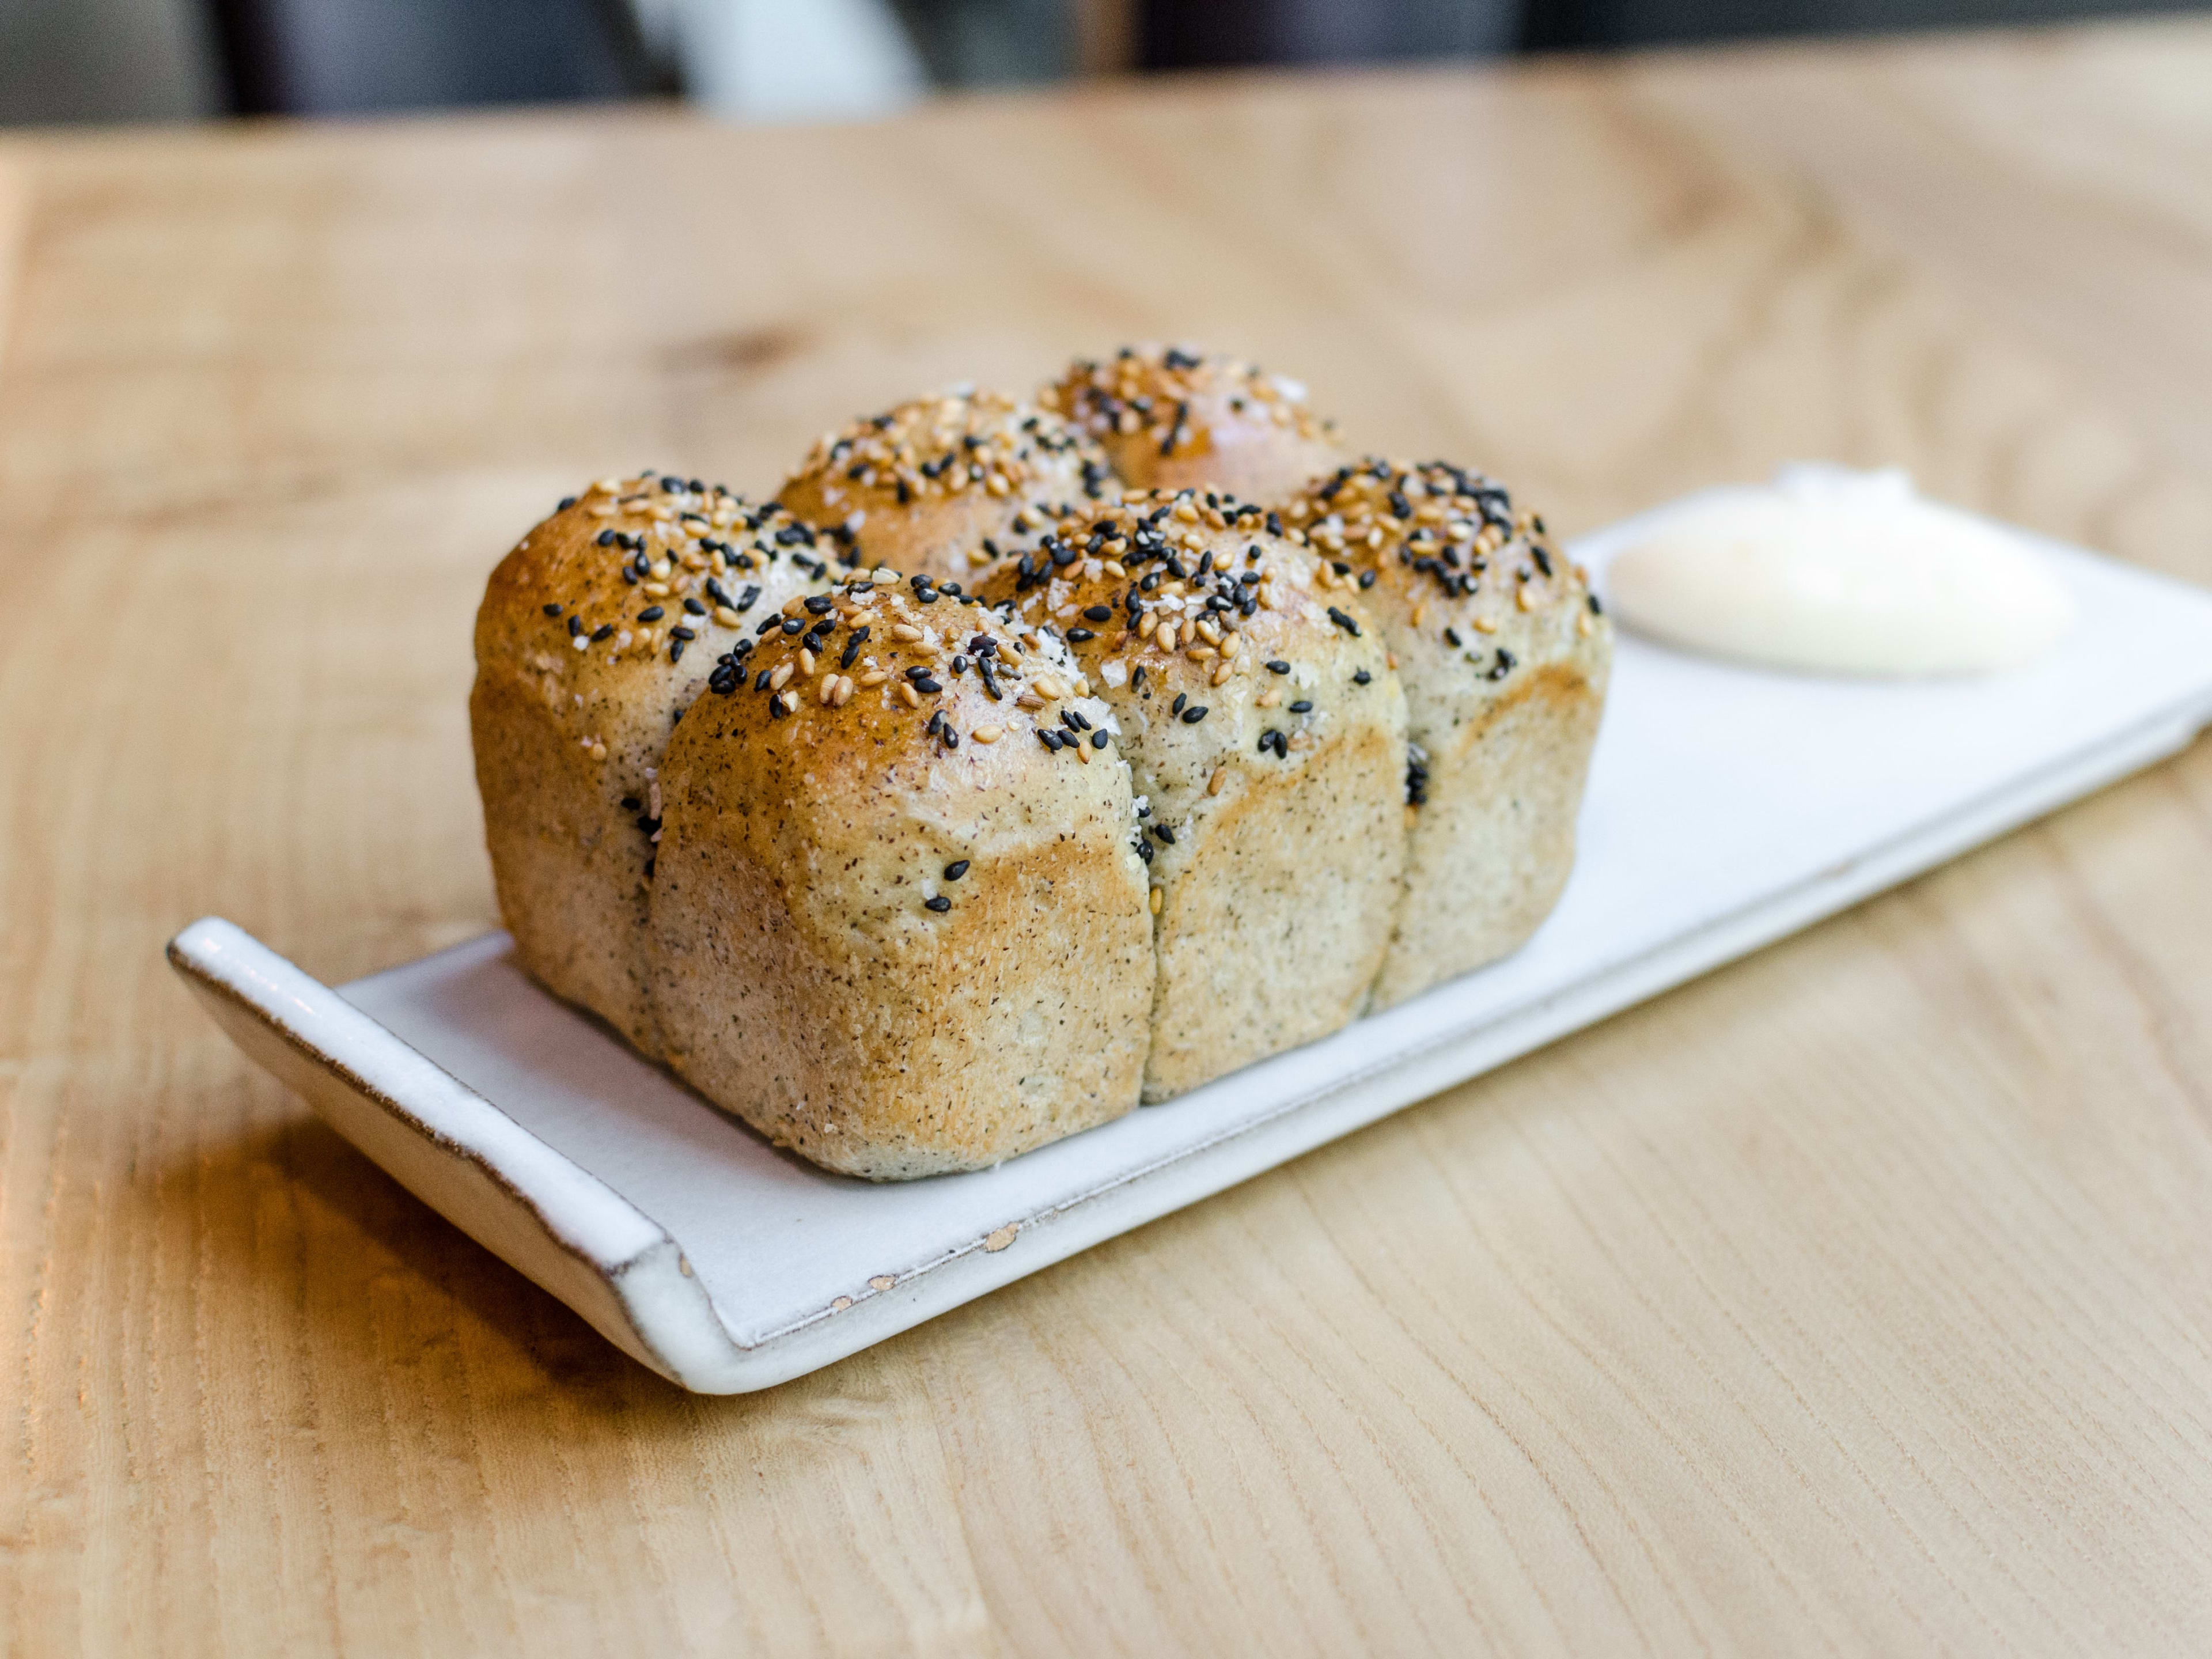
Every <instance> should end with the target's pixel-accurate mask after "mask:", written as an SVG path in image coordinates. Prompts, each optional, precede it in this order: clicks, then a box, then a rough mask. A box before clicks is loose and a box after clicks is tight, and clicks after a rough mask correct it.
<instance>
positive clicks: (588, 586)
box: [469, 476, 825, 1054]
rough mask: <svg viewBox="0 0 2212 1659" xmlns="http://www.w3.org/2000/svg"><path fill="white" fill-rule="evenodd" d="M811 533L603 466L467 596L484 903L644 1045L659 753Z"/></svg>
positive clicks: (771, 602)
mask: <svg viewBox="0 0 2212 1659" xmlns="http://www.w3.org/2000/svg"><path fill="white" fill-rule="evenodd" d="M813 542H814V537H813V534H812V532H808V531H805V530H803V528H802V527H800V526H796V525H795V524H794V523H793V520H791V519H790V518H789V517H788V516H787V514H785V513H782V512H781V510H780V509H778V508H774V507H756V506H753V505H751V504H750V503H748V502H746V501H743V500H742V499H740V498H738V497H737V496H735V495H731V494H730V493H729V492H727V491H726V490H723V489H720V488H708V487H707V486H705V485H703V484H695V483H691V482H690V481H687V480H684V479H678V478H673V477H653V476H647V477H637V478H627V479H605V480H602V481H601V482H600V483H596V484H594V485H592V487H591V488H590V489H588V490H586V491H585V492H584V493H583V494H582V495H580V496H578V497H572V498H571V499H570V500H569V501H567V502H564V503H563V504H562V507H561V508H560V509H559V510H558V511H557V512H556V513H554V514H553V515H552V517H550V518H549V519H547V520H544V522H543V523H542V524H539V525H538V526H536V527H535V528H534V529H532V531H531V532H530V533H529V534H528V535H526V536H525V537H524V538H522V540H521V541H520V543H518V544H516V546H515V547H514V549H513V551H512V552H510V553H508V554H507V556H506V558H504V559H503V560H501V562H500V564H499V567H498V568H496V569H495V570H494V571H493V572H492V574H491V580H490V581H489V584H488V585H487V586H486V588H485V592H484V598H483V605H481V607H479V609H478V611H477V623H476V658H477V677H476V684H475V686H474V689H473V690H471V694H470V697H469V720H470V728H471V736H472V738H473V740H474V748H475V753H476V768H477V788H478V790H479V791H480V793H482V795H483V813H484V838H485V841H486V843H487V845H488V846H489V850H490V853H491V864H492V878H493V880H494V883H495V885H496V887H497V889H498V894H499V906H500V913H501V916H502V917H503V918H504V919H505V921H506V923H507V930H508V931H509V932H510V933H513V935H514V940H515V947H516V950H517V951H518V952H519V953H520V957H521V959H522V964H523V966H524V967H525V968H526V969H527V970H528V971H529V972H530V973H531V974H532V975H533V976H534V977H536V978H537V979H538V981H540V982H541V983H542V984H544V986H545V987H547V988H548V989H549V990H550V991H552V992H553V993H554V994H556V995H558V996H561V997H564V998H566V999H567V1000H569V1001H571V1002H574V1003H579V1004H580V1005H581V1006H584V1007H586V1008H588V1009H590V1010H591V1011H592V1012H593V1013H596V1014H598V1015H599V1017H600V1018H603V1019H605V1020H606V1021H607V1022H608V1023H609V1024H611V1025H613V1026H614V1027H615V1029H616V1030H618V1031H620V1032H621V1033H622V1034H623V1036H625V1037H627V1038H628V1039H629V1041H630V1042H632V1043H633V1044H634V1045H635V1046H636V1047H637V1048H639V1049H640V1050H641V1052H643V1053H645V1054H659V1047H660V1044H659V1036H658V1033H657V1031H656V1030H655V1026H654V1021H653V1009H652V999H651V994H650V981H651V975H650V973H649V971H648V969H647V951H648V944H647V934H646V921H647V896H648V892H649V890H650V885H651V881H652V877H653V867H654V866H653V855H654V846H653V835H654V833H655V831H656V830H657V829H658V827H659V826H658V823H656V820H657V819H658V817H659V813H660V805H659V800H660V785H659V769H660V766H661V760H662V755H663V751H664V750H665V748H666V745H667V741H668V737H669V733H670V732H671V729H672V728H673V727H674V726H675V724H676V720H677V717H678V715H679V714H682V713H683V711H684V708H686V707H688V706H689V705H690V702H691V700H692V698H693V697H695V696H697V695H698V692H699V691H700V690H701V688H702V687H703V686H704V685H705V684H707V681H708V678H709V676H710V675H711V674H713V672H714V669H715V659H716V658H717V657H718V656H720V655H725V654H726V653H732V652H736V653H743V652H744V651H746V650H749V649H750V648H751V641H752V635H751V633H750V627H751V625H752V623H755V622H756V621H757V618H758V617H759V616H760V614H761V613H762V611H768V612H770V613H773V612H774V611H775V610H776V608H777V607H778V606H779V605H781V604H782V603H783V601H784V599H786V598H787V597H789V596H790V595H792V594H793V593H796V592H816V591H818V590H819V589H820V588H821V587H822V586H823V585H824V584H823V575H824V574H825V567H824V566H823V564H822V563H821V562H820V561H819V560H818V559H817V558H816V557H815V556H814V548H813Z"/></svg>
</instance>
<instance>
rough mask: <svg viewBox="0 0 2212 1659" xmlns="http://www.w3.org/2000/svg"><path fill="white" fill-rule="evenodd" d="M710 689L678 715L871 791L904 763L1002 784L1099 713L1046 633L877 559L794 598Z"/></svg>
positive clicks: (1045, 759) (1093, 722)
mask: <svg viewBox="0 0 2212 1659" xmlns="http://www.w3.org/2000/svg"><path fill="white" fill-rule="evenodd" d="M711 689H712V690H713V691H714V692H715V693H717V694H719V695H718V697H710V698H707V699H704V700H702V702H701V703H700V704H699V705H698V707H697V708H696V709H695V710H694V711H693V714H691V716H690V719H692V720H701V721H704V722H707V723H708V725H710V726H712V727H713V728H714V730H715V731H716V732H720V734H721V735H724V736H726V737H729V738H735V739H746V740H750V742H752V743H756V744H767V745H769V746H771V747H773V748H775V749H777V750H783V751H788V752H790V753H793V754H800V753H803V754H804V756H805V759H806V763H807V764H808V765H809V766H810V767H812V766H816V765H817V763H818V764H819V765H820V766H821V767H823V768H825V769H831V768H840V767H842V768H848V769H852V770H853V771H854V775H855V778H856V780H858V781H860V782H862V783H864V784H865V785H866V787H870V788H873V787H877V786H878V785H879V784H880V783H881V782H882V781H884V769H885V768H886V767H890V768H893V769H896V768H897V767H899V766H900V765H901V764H902V763H908V762H915V763H921V765H923V766H925V767H927V768H932V769H943V768H945V767H953V768H957V769H958V770H959V771H960V772H961V773H962V774H963V775H965V776H966V777H967V778H968V780H969V781H971V782H974V783H975V784H978V785H982V786H989V785H992V784H994V783H1005V782H1009V781H1012V780H1013V779H1015V778H1017V777H1018V776H1020V775H1023V774H1024V773H1025V772H1027V771H1030V770H1031V769H1034V768H1036V767H1037V766H1040V765H1046V764H1049V763H1051V757H1053V756H1054V755H1056V754H1058V753H1059V752H1060V750H1062V749H1063V748H1068V749H1073V748H1074V747H1075V746H1076V744H1075V742H1074V740H1073V738H1074V734H1075V733H1076V732H1092V731H1095V730H1097V729H1099V727H1100V726H1101V723H1102V722H1103V720H1104V718H1105V716H1104V710H1103V708H1101V707H1100V706H1099V705H1097V704H1096V703H1093V702H1089V701H1087V699H1088V696H1089V687H1088V685H1087V684H1085V681H1084V679H1083V678H1082V674H1081V671H1080V670H1079V668H1078V667H1077V665H1075V664H1074V663H1073V661H1072V660H1071V659H1070V658H1069V657H1068V655H1067V653H1066V652H1065V650H1063V649H1062V648H1061V647H1060V646H1059V644H1058V643H1057V642H1056V641H1050V640H1043V639H1039V638H1037V637H1036V636H1034V635H1031V636H1030V637H1028V638H1026V639H1025V638H1024V637H1023V635H1022V634H1021V633H1020V632H1019V631H1018V629H1015V628H1014V627H1012V626H1010V625H1009V623H1007V622H1006V619H1005V618H1004V617H1000V615H999V614H998V613H996V612H995V611H992V610H990V609H989V608H988V607H987V606H986V605H981V604H980V603H978V602H977V601H976V600H975V599H974V598H973V597H970V596H967V595H963V594H962V593H961V592H959V588H958V585H957V584H956V583H947V584H945V585H944V586H938V585H937V584H935V583H933V582H932V581H931V580H929V579H928V578H927V576H920V575H917V576H912V577H906V578H901V577H900V576H899V575H898V574H897V573H896V572H894V571H892V570H890V569H889V568H880V569H878V570H876V571H874V572H872V573H863V574H857V575H854V576H851V577H848V578H847V579H845V580H843V581H842V582H841V583H839V584H838V585H837V586H836V587H835V588H833V589H832V590H830V591H829V592H823V593H815V594H808V595H805V596H804V597H800V598H794V599H792V600H791V601H789V602H788V603H787V605H785V606H784V609H783V612H782V616H781V620H780V622H779V623H778V624H777V625H776V626H775V628H773V629H770V630H769V632H768V633H767V634H766V635H764V636H763V639H762V641H761V644H760V647H759V648H758V650H757V651H756V652H755V653H754V654H753V655H752V657H751V658H750V659H749V660H748V661H747V662H746V663H745V665H744V672H743V673H742V674H739V675H738V676H736V677H734V678H730V677H725V678H720V679H717V680H716V681H715V682H714V685H713V686H712V688H711ZM1086 710H1087V711H1089V712H1088V713H1087V714H1086V713H1085V711H1086ZM1067 714H1073V715H1074V716H1075V718H1074V720H1073V721H1072V722H1071V721H1070V720H1067V719H1066V715H1067ZM687 729H688V728H687ZM1041 733H1047V734H1050V740H1049V741H1044V740H1042V738H1041V736H1040V734H1041ZM1063 735H1065V737H1066V741H1063ZM1083 746H1084V748H1085V750H1091V749H1092V748H1093V747H1094V745H1093V744H1091V743H1090V742H1089V741H1087V740H1086V741H1085V743H1084V744H1083ZM1095 747H1096V748H1097V749H1098V750H1103V749H1105V748H1106V747H1107V745H1106V744H1097V745H1095ZM1080 758H1081V759H1084V760H1088V759H1090V758H1091V755H1090V753H1088V752H1086V753H1085V755H1083V756H1082V757H1080Z"/></svg>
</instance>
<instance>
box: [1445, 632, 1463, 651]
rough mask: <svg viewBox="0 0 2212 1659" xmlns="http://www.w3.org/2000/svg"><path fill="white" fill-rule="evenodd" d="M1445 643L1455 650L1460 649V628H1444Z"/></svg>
mask: <svg viewBox="0 0 2212 1659" xmlns="http://www.w3.org/2000/svg"><path fill="white" fill-rule="evenodd" d="M1444 643H1445V644H1446V645H1448V646H1449V647H1451V648H1452V649H1453V650H1455V651H1456V650H1458V649H1459V646H1460V639H1459V629H1456V628H1447V629H1444Z"/></svg>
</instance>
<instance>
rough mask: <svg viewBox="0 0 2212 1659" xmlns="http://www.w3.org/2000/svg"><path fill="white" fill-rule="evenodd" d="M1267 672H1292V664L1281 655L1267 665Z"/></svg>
mask: <svg viewBox="0 0 2212 1659" xmlns="http://www.w3.org/2000/svg"><path fill="white" fill-rule="evenodd" d="M1267 671H1268V672H1269V673H1270V674H1287V673H1289V672H1290V671H1291V665H1290V664H1288V663H1286V662H1285V661H1284V660H1283V659H1281V658H1280V657H1277V658H1276V659H1274V660H1273V661H1272V662H1270V663H1269V664H1268V665H1267Z"/></svg>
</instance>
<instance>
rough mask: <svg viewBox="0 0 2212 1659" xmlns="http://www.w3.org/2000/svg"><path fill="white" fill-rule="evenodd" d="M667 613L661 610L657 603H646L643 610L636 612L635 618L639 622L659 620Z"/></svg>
mask: <svg viewBox="0 0 2212 1659" xmlns="http://www.w3.org/2000/svg"><path fill="white" fill-rule="evenodd" d="M667 614H668V613H667V612H666V611H664V610H662V609H661V608H660V607H659V605H647V606H646V607H645V609H644V610H642V611H639V612H638V613H637V619H638V620H639V621H640V622H659V620H660V619H661V618H662V617H665V616H666V615H667Z"/></svg>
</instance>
